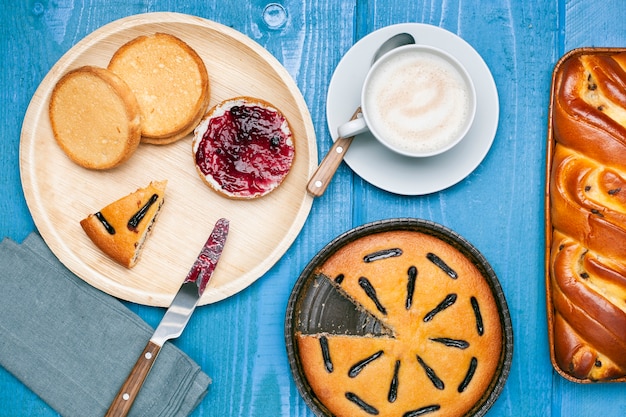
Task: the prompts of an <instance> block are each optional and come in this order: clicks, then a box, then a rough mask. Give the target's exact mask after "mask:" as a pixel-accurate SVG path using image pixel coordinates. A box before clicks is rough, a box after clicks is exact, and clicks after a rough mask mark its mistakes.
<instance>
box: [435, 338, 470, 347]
mask: <svg viewBox="0 0 626 417" xmlns="http://www.w3.org/2000/svg"><path fill="white" fill-rule="evenodd" d="M430 340H432V341H433V342H437V343H441V344H442V345H445V346H448V347H452V348H457V349H467V348H468V347H469V343H468V342H466V341H465V340H461V339H450V338H448V337H431V338H430Z"/></svg>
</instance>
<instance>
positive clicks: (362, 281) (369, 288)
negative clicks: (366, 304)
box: [359, 277, 387, 315]
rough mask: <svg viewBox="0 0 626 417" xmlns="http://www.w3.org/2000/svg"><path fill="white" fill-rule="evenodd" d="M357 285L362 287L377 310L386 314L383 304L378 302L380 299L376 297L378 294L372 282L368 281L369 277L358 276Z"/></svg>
mask: <svg viewBox="0 0 626 417" xmlns="http://www.w3.org/2000/svg"><path fill="white" fill-rule="evenodd" d="M359 285H360V286H361V288H363V291H365V294H366V295H367V296H368V297H369V298H370V299H371V300H372V301H373V302H374V304H375V305H376V308H377V309H378V311H380V312H381V313H383V314H384V315H387V309H386V308H385V306H383V305H382V304H381V303H380V300H379V299H378V296H377V295H376V289H375V288H374V286H373V285H372V283H371V282H370V281H369V279H367V278H365V277H361V278H359Z"/></svg>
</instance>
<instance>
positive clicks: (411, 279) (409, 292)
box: [404, 266, 417, 310]
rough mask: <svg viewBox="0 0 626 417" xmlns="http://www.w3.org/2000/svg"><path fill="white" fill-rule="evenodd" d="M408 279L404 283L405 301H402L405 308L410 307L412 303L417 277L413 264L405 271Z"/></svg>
mask: <svg viewBox="0 0 626 417" xmlns="http://www.w3.org/2000/svg"><path fill="white" fill-rule="evenodd" d="M407 274H408V281H407V283H406V302H405V303H404V307H405V308H406V309H407V310H410V309H411V306H412V305H413V294H415V280H416V279H417V268H416V267H414V266H410V267H409V270H408V271H407Z"/></svg>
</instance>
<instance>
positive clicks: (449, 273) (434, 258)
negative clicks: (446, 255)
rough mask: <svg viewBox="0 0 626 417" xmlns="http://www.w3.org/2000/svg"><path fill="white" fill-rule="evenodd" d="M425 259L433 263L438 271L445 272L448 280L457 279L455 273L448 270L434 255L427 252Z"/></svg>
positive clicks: (441, 260)
mask: <svg viewBox="0 0 626 417" xmlns="http://www.w3.org/2000/svg"><path fill="white" fill-rule="evenodd" d="M426 258H428V260H429V261H431V262H432V263H434V264H435V265H436V266H437V267H438V268H439V269H441V270H442V271H443V272H445V273H446V275H448V276H449V277H450V278H452V279H457V278H458V275H457V273H456V271H455V270H454V269H452V268H450V267H449V266H448V264H447V263H445V262H444V261H443V259H441V258H440V257H438V256H437V255H435V254H434V253H431V252H429V253H428V254H426Z"/></svg>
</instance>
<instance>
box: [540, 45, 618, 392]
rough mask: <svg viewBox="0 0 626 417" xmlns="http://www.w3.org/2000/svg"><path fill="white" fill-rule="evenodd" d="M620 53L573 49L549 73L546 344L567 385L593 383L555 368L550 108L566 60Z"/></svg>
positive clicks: (615, 51)
mask: <svg viewBox="0 0 626 417" xmlns="http://www.w3.org/2000/svg"><path fill="white" fill-rule="evenodd" d="M621 52H626V49H624V48H592V47H586V48H578V49H574V50H572V51H570V52H568V53H566V54H565V55H564V56H563V57H561V59H560V60H559V61H558V62H557V63H556V65H555V67H554V70H553V73H552V86H551V90H550V105H549V114H548V131H547V146H546V172H545V175H546V177H545V178H546V188H545V195H544V213H545V224H544V227H545V285H546V301H547V320H548V340H549V347H550V360H551V362H552V366H553V367H554V369H555V371H556V372H557V373H558V374H559V375H561V376H562V377H563V378H565V379H567V380H568V381H571V382H576V383H582V384H588V383H594V382H596V381H593V380H591V379H579V378H576V377H574V376H572V375H570V374H569V373H567V372H565V371H564V370H563V369H561V367H560V366H559V365H558V363H557V360H556V356H555V339H554V318H555V309H554V304H553V301H554V300H553V290H552V283H551V272H550V270H551V261H550V256H551V248H552V239H553V234H552V232H553V226H552V218H551V190H550V185H551V180H552V169H553V159H554V154H555V147H556V139H555V136H554V135H555V133H554V111H555V110H554V108H555V97H556V88H557V86H556V79H557V76H558V74H559V73H560V71H562V67H563V65H564V63H566V62H567V61H568V60H570V59H575V58H577V57H580V56H583V55H598V54H609V55H613V54H617V53H621ZM602 382H626V377H621V378H616V379H612V380H603V381H602Z"/></svg>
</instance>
